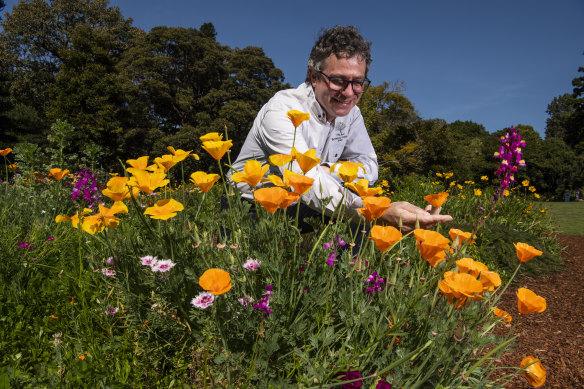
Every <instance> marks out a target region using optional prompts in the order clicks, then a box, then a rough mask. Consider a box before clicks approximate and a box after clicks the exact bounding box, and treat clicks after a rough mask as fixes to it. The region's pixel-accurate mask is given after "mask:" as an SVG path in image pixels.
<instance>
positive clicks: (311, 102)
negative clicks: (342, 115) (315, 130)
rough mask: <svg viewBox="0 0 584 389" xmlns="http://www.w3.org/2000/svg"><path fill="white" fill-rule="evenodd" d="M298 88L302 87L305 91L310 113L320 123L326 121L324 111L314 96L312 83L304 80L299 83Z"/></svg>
mask: <svg viewBox="0 0 584 389" xmlns="http://www.w3.org/2000/svg"><path fill="white" fill-rule="evenodd" d="M299 88H303V89H304V92H305V93H306V97H307V101H308V109H309V111H310V112H309V113H310V115H312V116H314V117H315V118H316V119H317V120H318V121H319V122H320V123H323V124H324V123H326V111H325V110H324V109H322V107H321V106H320V104H319V103H318V101H317V100H316V97H315V96H314V90H313V89H312V85H310V84H308V83H306V82H305V83H303V84H302V85H300V87H299ZM333 122H334V120H333Z"/></svg>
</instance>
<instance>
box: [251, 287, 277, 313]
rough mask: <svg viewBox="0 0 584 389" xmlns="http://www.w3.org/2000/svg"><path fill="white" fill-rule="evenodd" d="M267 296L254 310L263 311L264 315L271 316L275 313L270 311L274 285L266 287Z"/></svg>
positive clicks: (254, 306) (255, 305)
mask: <svg viewBox="0 0 584 389" xmlns="http://www.w3.org/2000/svg"><path fill="white" fill-rule="evenodd" d="M265 289H266V294H265V295H264V296H263V297H262V298H261V300H260V301H259V302H258V303H256V304H254V305H253V308H254V309H257V310H259V311H262V312H263V313H264V315H266V316H268V315H271V314H272V313H273V312H272V310H271V309H270V297H271V296H273V295H272V285H266V288H265Z"/></svg>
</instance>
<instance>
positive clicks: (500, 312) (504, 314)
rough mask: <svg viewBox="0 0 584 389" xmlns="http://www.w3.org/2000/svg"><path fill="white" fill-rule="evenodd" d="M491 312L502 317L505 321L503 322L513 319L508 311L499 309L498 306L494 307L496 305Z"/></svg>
mask: <svg viewBox="0 0 584 389" xmlns="http://www.w3.org/2000/svg"><path fill="white" fill-rule="evenodd" d="M493 314H494V315H495V316H497V317H500V318H502V319H503V322H505V323H511V320H513V318H512V317H511V315H510V314H509V312H507V311H504V310H502V309H499V308H496V307H495V308H493Z"/></svg>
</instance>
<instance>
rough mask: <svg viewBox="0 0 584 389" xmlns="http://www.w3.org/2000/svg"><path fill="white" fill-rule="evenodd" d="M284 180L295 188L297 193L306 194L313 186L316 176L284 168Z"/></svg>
mask: <svg viewBox="0 0 584 389" xmlns="http://www.w3.org/2000/svg"><path fill="white" fill-rule="evenodd" d="M284 182H285V183H287V184H289V185H290V186H291V187H292V188H294V191H295V192H296V193H298V194H304V193H306V192H308V191H309V190H310V188H311V187H312V184H313V183H314V178H310V177H307V176H303V175H302V174H297V173H294V172H291V171H290V170H288V169H286V170H284Z"/></svg>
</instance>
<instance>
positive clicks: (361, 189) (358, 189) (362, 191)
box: [345, 178, 383, 198]
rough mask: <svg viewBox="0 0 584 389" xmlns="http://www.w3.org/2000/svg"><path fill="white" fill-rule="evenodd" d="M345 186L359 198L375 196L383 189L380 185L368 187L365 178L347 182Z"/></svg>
mask: <svg viewBox="0 0 584 389" xmlns="http://www.w3.org/2000/svg"><path fill="white" fill-rule="evenodd" d="M345 186H346V187H347V188H349V189H351V190H352V191H353V192H355V193H357V195H359V196H360V197H361V198H365V197H369V196H376V195H379V194H381V193H382V192H383V189H381V188H380V187H374V188H370V187H369V181H367V180H366V179H365V178H362V179H360V180H359V181H357V182H356V183H355V182H347V183H345Z"/></svg>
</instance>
